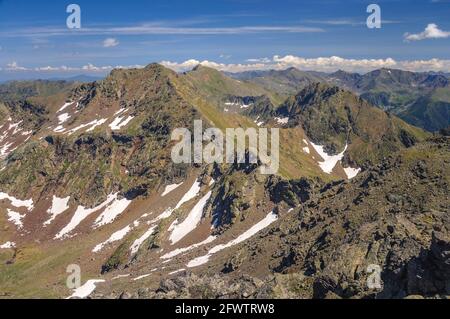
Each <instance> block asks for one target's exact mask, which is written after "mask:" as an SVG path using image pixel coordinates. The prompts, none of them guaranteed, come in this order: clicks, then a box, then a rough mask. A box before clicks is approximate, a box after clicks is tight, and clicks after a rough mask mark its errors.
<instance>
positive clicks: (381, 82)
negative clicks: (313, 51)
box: [229, 68, 450, 131]
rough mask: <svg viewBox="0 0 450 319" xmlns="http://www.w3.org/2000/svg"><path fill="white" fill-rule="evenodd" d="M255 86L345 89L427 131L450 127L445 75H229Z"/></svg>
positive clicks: (289, 90)
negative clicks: (323, 85)
mask: <svg viewBox="0 0 450 319" xmlns="http://www.w3.org/2000/svg"><path fill="white" fill-rule="evenodd" d="M229 75H230V76H232V77H234V78H236V79H241V80H245V81H249V82H252V83H257V84H259V85H261V86H263V87H265V88H267V89H269V90H272V91H275V92H277V93H279V94H281V95H289V94H295V93H296V92H298V91H299V90H300V89H302V88H304V87H305V86H307V85H309V84H311V83H313V82H323V83H329V84H332V85H337V86H339V87H342V88H345V89H347V90H350V91H352V92H354V93H355V94H358V95H359V96H361V98H363V99H365V100H366V101H368V102H370V103H371V104H373V105H375V106H378V107H380V108H382V109H384V110H388V111H390V112H392V113H393V114H396V115H398V116H399V117H400V118H402V119H404V120H405V121H407V122H409V123H411V124H414V125H416V126H419V127H422V128H424V129H426V130H428V131H438V130H439V129H442V128H445V127H447V126H449V125H450V80H449V77H448V74H443V73H435V72H424V73H415V72H409V71H402V70H395V69H380V70H375V71H372V72H369V73H367V74H363V75H361V74H358V73H349V72H345V71H342V70H340V71H337V72H334V73H331V74H326V73H319V72H308V71H299V70H297V69H295V68H289V69H287V70H281V71H278V70H271V71H252V72H243V73H235V74H229Z"/></svg>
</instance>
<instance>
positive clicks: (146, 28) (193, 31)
mask: <svg viewBox="0 0 450 319" xmlns="http://www.w3.org/2000/svg"><path fill="white" fill-rule="evenodd" d="M286 32H289V33H311V32H313V33H314V32H325V30H323V29H322V28H317V27H305V26H301V25H282V26H267V25H258V26H230V27H181V26H170V25H167V24H161V23H145V24H139V25H133V26H113V27H90V28H87V27H84V28H82V29H79V30H78V31H77V33H76V35H77V36H82V35H88V36H92V35H99V36H100V35H105V36H106V35H150V34H171V35H186V34H190V35H221V34H261V33H262V34H266V33H286ZM74 34H75V33H74ZM66 35H67V29H66V28H60V27H54V26H46V27H39V28H24V29H17V30H8V31H7V32H6V31H0V36H4V37H27V38H28V37H51V36H66Z"/></svg>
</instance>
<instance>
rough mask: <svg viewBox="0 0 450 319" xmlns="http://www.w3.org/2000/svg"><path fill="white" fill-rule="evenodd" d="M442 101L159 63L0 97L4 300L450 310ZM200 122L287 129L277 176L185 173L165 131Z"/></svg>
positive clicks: (443, 84)
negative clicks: (433, 305)
mask: <svg viewBox="0 0 450 319" xmlns="http://www.w3.org/2000/svg"><path fill="white" fill-rule="evenodd" d="M414 88H415V89H414ZM448 88H449V86H448V78H447V77H445V76H443V75H440V74H431V73H430V74H415V73H410V72H404V71H397V70H387V69H386V70H385V69H383V70H379V71H374V72H371V73H369V74H366V75H357V74H351V73H346V72H342V71H340V72H336V73H334V74H323V73H316V72H302V71H299V70H296V69H288V70H285V71H258V72H247V73H241V74H233V75H231V76H230V74H224V73H222V72H219V71H217V70H215V69H211V68H208V67H205V66H201V65H199V66H197V67H195V68H194V69H193V70H191V71H189V72H185V73H175V72H174V71H172V70H170V69H167V68H165V67H163V66H161V65H159V64H150V65H148V66H147V67H145V68H142V69H116V70H113V71H112V72H111V73H110V74H109V75H108V76H107V77H106V78H105V79H103V80H100V81H96V82H87V83H80V82H73V81H26V82H12V83H7V84H2V85H0V229H1V231H0V297H5V298H20V297H34V298H35V297H50V298H64V297H72V298H227V297H228V298H229V297H236V298H411V297H420V298H431V297H436V296H438V297H446V296H449V295H450V290H449V287H450V285H449V282H450V281H449V280H450V268H449V265H450V260H449V256H450V253H449V251H450V238H449V225H450V223H449V214H448V213H449V210H448V208H449V207H450V205H449V204H450V203H449V198H448V187H449V179H450V170H449V164H450V161H449V158H450V157H449V141H448V134H447V133H446V132H447V131H446V130H442V132H441V133H430V132H429V131H435V130H438V129H443V128H445V127H447V126H448V124H449V123H448V106H449V104H446V103H447V102H444V100H445V99H446V98H448V96H446V94H447V90H448ZM376 92H378V93H376ZM408 92H409V93H408ZM384 93H385V94H387V95H386V98H384V95H383V94H384ZM412 95H413V96H412ZM381 97H383V98H381ZM408 99H409V100H408ZM406 100H408V102H406ZM397 102H398V103H397ZM396 103H397V104H396ZM424 109H426V110H424ZM445 112H447V113H445ZM406 114H408V116H409V117H408V116H407V115H406ZM445 114H447V121H445ZM439 117H440V118H439ZM438 118H439V121H440V122H439V121H438ZM442 119H444V120H443V121H442ZM194 120H202V121H203V123H204V126H205V128H212V127H216V128H219V129H221V130H225V129H226V128H244V129H246V128H254V129H258V128H264V127H267V128H279V129H280V169H279V171H278V173H277V174H271V175H263V174H261V172H260V171H259V169H258V166H259V165H260V164H251V163H237V162H234V163H222V164H219V163H216V164H206V163H204V164H198V163H197V164H195V163H192V164H175V163H174V162H173V161H172V159H171V150H172V147H173V146H174V141H172V140H171V133H172V132H173V131H174V129H176V128H188V129H190V130H191V131H193V125H194ZM436 123H438V124H436ZM70 265H77V266H79V267H80V269H81V274H82V282H81V283H82V285H81V286H80V287H78V288H76V289H73V290H72V289H69V288H68V287H67V286H66V279H67V276H68V274H67V272H66V271H67V267H68V266H70ZM373 265H376V266H378V267H379V269H380V276H381V277H380V279H381V281H382V286H380V287H378V288H373V287H372V288H371V287H369V286H368V285H367V280H368V278H369V277H370V275H371V272H370V271H368V269H369V268H370V267H371V266H373ZM420 278H421V279H420Z"/></svg>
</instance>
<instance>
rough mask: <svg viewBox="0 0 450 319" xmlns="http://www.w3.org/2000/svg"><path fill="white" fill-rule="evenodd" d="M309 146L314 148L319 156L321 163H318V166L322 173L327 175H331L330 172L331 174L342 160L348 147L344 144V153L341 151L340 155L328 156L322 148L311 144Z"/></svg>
mask: <svg viewBox="0 0 450 319" xmlns="http://www.w3.org/2000/svg"><path fill="white" fill-rule="evenodd" d="M311 145H312V146H313V147H314V149H315V151H316V152H317V153H318V154H319V155H320V157H322V159H323V162H319V166H320V168H321V169H322V171H323V172H324V173H327V174H331V172H333V169H334V167H335V166H336V164H337V163H338V162H339V161H340V160H342V158H343V157H344V154H345V152H346V151H347V147H348V145H347V144H346V145H345V148H344V151H342V153H339V154H337V155H331V156H330V155H328V154H327V153H326V152H325V150H324V147H323V146H320V145H316V144H314V143H312V142H311Z"/></svg>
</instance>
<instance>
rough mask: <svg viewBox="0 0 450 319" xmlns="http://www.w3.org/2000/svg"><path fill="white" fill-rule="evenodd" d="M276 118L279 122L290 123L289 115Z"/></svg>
mask: <svg viewBox="0 0 450 319" xmlns="http://www.w3.org/2000/svg"><path fill="white" fill-rule="evenodd" d="M275 120H276V121H277V123H278V124H288V122H289V117H283V118H279V117H276V118H275Z"/></svg>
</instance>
